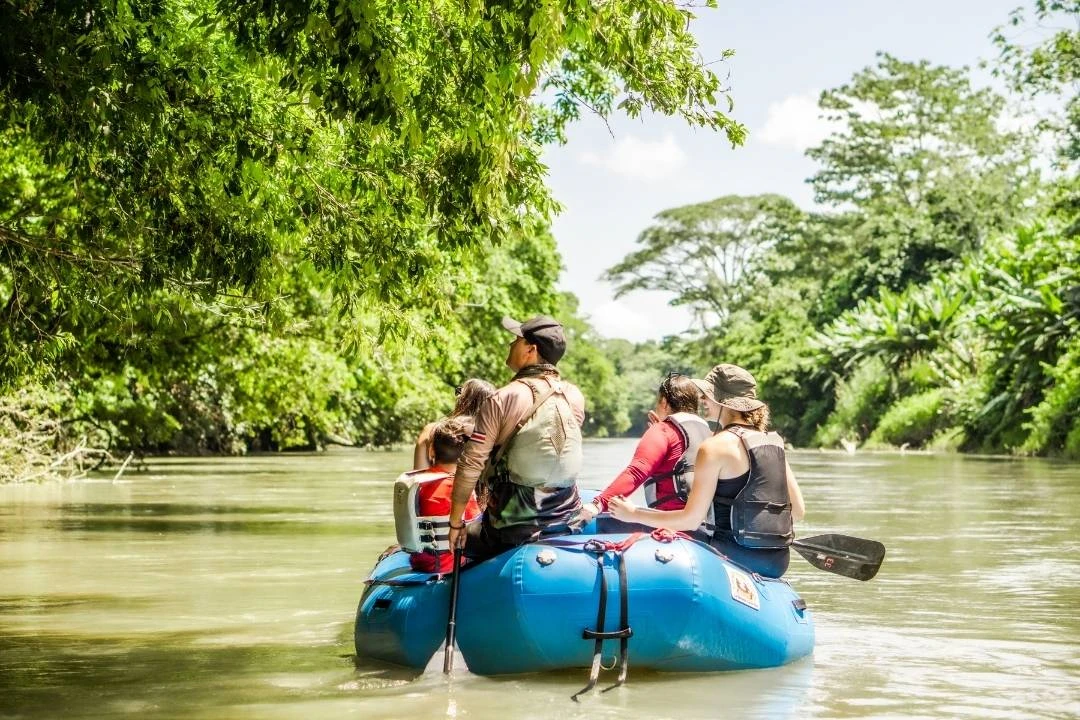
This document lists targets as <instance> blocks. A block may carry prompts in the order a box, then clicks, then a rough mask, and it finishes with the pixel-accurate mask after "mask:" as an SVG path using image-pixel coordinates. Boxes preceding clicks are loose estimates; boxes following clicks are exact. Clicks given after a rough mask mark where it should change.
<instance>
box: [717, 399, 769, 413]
mask: <svg viewBox="0 0 1080 720" xmlns="http://www.w3.org/2000/svg"><path fill="white" fill-rule="evenodd" d="M717 402H718V403H720V404H721V405H723V406H724V407H726V408H731V409H732V410H737V411H738V412H753V411H754V410H757V409H758V408H760V407H763V406H764V405H765V403H763V402H762V401H760V400H757V399H756V398H748V397H730V398H726V399H724V400H717Z"/></svg>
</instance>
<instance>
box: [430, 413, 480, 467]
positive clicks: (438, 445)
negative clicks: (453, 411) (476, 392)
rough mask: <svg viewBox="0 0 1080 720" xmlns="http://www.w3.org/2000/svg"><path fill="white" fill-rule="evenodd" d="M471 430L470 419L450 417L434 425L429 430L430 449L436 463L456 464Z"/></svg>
mask: <svg viewBox="0 0 1080 720" xmlns="http://www.w3.org/2000/svg"><path fill="white" fill-rule="evenodd" d="M471 429H472V418H468V417H450V418H445V419H443V420H440V421H439V422H437V423H435V427H433V428H432V429H431V448H432V450H433V451H434V452H435V462H436V463H446V464H449V463H456V462H457V461H458V458H460V457H461V453H462V452H464V450H465V443H466V442H467V441H468V439H469V432H470V430H471Z"/></svg>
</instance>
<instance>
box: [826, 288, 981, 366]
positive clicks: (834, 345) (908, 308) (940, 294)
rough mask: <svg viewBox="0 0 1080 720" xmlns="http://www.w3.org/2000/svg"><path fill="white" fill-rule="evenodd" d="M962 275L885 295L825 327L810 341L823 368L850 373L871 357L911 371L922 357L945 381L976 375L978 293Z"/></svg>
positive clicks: (866, 302) (925, 364)
mask: <svg viewBox="0 0 1080 720" xmlns="http://www.w3.org/2000/svg"><path fill="white" fill-rule="evenodd" d="M958 279H959V280H960V281H963V280H965V279H966V278H965V277H964V276H963V274H961V273H955V274H952V275H947V276H936V277H934V278H933V279H932V280H931V281H930V282H929V283H928V284H926V285H924V286H921V287H920V286H914V285H913V286H910V287H909V288H908V289H907V290H906V291H905V292H903V293H893V292H891V291H889V290H882V291H881V292H880V293H879V294H878V296H877V297H876V298H870V299H866V300H863V301H862V302H861V303H859V305H858V306H857V307H856V308H855V309H854V310H851V311H849V312H846V313H844V314H843V315H841V316H840V317H839V318H837V320H836V321H834V322H833V323H832V324H830V325H829V326H828V327H826V328H825V329H824V330H823V331H822V332H821V333H819V334H818V335H817V336H816V337H815V338H814V339H813V340H812V342H811V347H812V348H814V349H815V350H816V351H817V352H818V359H819V362H821V364H822V365H825V366H832V365H834V364H839V366H840V367H841V368H842V369H843V370H844V371H845V372H846V371H849V370H851V369H852V368H853V367H854V366H855V365H857V364H859V363H861V362H862V361H864V360H865V359H867V358H878V359H881V360H885V361H888V362H889V363H891V364H893V365H894V366H895V367H896V368H899V369H904V370H906V369H908V368H909V367H910V366H911V363H912V362H913V361H914V360H915V359H916V358H919V359H921V360H922V362H923V363H924V366H925V367H926V368H927V369H928V370H929V371H930V372H932V373H933V374H935V375H937V377H938V380H939V381H940V382H947V381H949V380H956V379H958V378H960V377H963V376H965V375H967V374H970V373H971V372H972V371H973V370H974V362H975V360H974V351H973V349H972V347H971V346H972V344H973V343H974V342H975V340H974V338H973V337H972V336H971V333H970V332H969V328H970V324H971V323H972V322H973V320H974V313H973V308H972V302H973V296H974V290H973V288H972V287H971V286H969V285H967V284H966V283H965V284H959V283H958V282H957V280H958Z"/></svg>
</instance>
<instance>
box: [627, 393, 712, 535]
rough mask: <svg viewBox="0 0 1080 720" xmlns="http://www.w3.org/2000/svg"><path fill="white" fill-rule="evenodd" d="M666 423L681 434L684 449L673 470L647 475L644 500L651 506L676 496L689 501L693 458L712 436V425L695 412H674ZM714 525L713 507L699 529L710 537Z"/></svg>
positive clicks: (666, 419) (692, 478) (665, 419)
mask: <svg viewBox="0 0 1080 720" xmlns="http://www.w3.org/2000/svg"><path fill="white" fill-rule="evenodd" d="M663 422H666V423H668V424H670V425H671V426H672V427H673V428H675V431H676V432H677V433H679V436H680V437H681V438H682V441H683V448H684V450H683V454H682V455H681V456H680V457H679V459H678V461H677V462H676V463H675V467H673V468H672V469H671V471H670V472H666V473H659V474H656V475H650V476H649V477H647V478H645V482H644V484H643V486H642V488H643V489H644V491H645V503H646V504H647V505H648V506H649V507H651V508H655V507H657V506H659V505H662V504H664V503H667V502H669V501H671V500H676V499H678V500H682V501H683V504H686V500H687V498H689V497H690V488H691V487H693V485H694V461H695V460H696V459H697V452H698V448H699V447H701V443H703V442H705V440H707V439H708V438H710V437H712V430H710V429H709V424H708V423H707V422H705V421H704V420H703V419H701V417H699V416H698V415H695V414H693V413H684V412H680V413H673V414H671V415H668V416H667V417H666V418H664V420H663ZM665 481H670V482H665ZM661 493H662V494H661ZM713 526H714V522H713V512H712V510H711V509H710V510H709V516H708V517H707V518H705V522H703V523H702V524H701V526H700V527H699V528H698V530H699V531H700V532H702V533H704V534H705V535H707V536H710V537H711V536H712V533H713Z"/></svg>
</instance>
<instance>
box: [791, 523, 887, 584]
mask: <svg viewBox="0 0 1080 720" xmlns="http://www.w3.org/2000/svg"><path fill="white" fill-rule="evenodd" d="M791 547H793V548H795V551H796V552H798V553H799V554H800V555H802V556H803V557H804V558H806V561H807V562H809V563H810V564H811V565H813V566H814V567H816V568H818V569H819V570H825V571H826V572H831V573H836V574H837V575H843V576H844V577H849V578H854V579H855V580H869V579H870V578H872V577H874V576H875V575H877V571H878V569H880V568H881V563H882V561H883V560H884V559H885V546H884V545H882V544H881V543H879V542H878V541H877V540H864V539H862V538H857V537H851V536H850V535H835V534H834V535H815V536H814V537H811V538H806V539H805V540H795V541H793V542H792V543H791Z"/></svg>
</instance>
